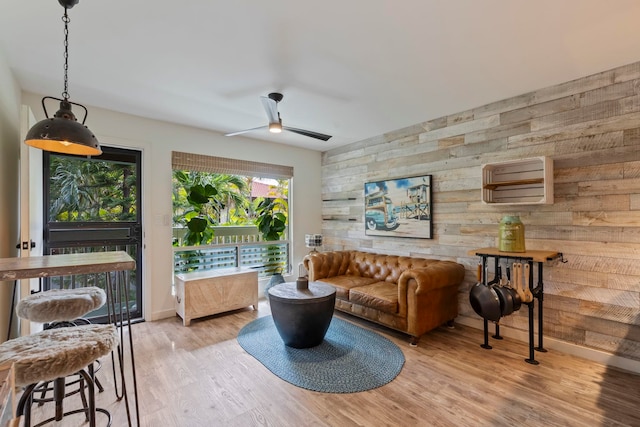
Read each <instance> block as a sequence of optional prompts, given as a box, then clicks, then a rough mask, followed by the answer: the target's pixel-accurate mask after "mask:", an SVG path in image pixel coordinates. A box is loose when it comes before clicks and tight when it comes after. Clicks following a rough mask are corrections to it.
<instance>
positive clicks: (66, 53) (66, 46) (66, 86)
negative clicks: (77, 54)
mask: <svg viewBox="0 0 640 427" xmlns="http://www.w3.org/2000/svg"><path fill="white" fill-rule="evenodd" d="M70 21H71V19H69V15H67V8H66V7H65V8H64V15H63V16H62V22H64V91H63V92H62V98H63V99H64V100H65V101H68V100H69V76H68V73H69V22H70Z"/></svg>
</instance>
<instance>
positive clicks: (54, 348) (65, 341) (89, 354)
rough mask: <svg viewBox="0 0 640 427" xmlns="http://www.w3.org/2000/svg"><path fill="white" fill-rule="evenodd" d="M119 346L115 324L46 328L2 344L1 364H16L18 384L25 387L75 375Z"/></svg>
mask: <svg viewBox="0 0 640 427" xmlns="http://www.w3.org/2000/svg"><path fill="white" fill-rule="evenodd" d="M118 343H119V338H118V334H117V331H116V327H115V326H114V325H82V326H77V327H75V328H60V329H47V330H45V331H42V332H38V333H35V334H31V335H26V336H23V337H20V338H16V339H12V340H9V341H6V342H4V343H2V344H0V365H2V364H4V363H9V364H10V363H12V362H13V363H15V376H16V378H15V381H16V385H17V386H26V385H29V384H33V383H36V382H40V381H51V380H54V379H56V378H60V377H66V376H67V375H72V374H74V373H76V372H78V371H79V370H80V369H83V368H86V367H87V366H88V365H89V364H90V363H92V362H94V361H95V360H97V359H99V358H100V357H102V356H105V355H107V354H109V353H110V352H111V350H113V349H114V348H116V346H117V345H118Z"/></svg>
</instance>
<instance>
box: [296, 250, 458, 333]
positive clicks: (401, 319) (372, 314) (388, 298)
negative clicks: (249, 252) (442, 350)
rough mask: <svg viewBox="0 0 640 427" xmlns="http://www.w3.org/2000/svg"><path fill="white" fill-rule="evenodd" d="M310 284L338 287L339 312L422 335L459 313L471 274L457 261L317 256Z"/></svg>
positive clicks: (309, 265)
mask: <svg viewBox="0 0 640 427" xmlns="http://www.w3.org/2000/svg"><path fill="white" fill-rule="evenodd" d="M304 266H305V267H306V269H307V271H308V272H309V281H320V282H323V283H328V284H330V285H333V286H334V287H335V288H336V305H335V307H336V309H338V310H341V311H344V312H347V313H351V314H354V315H356V316H359V317H362V318H365V319H368V320H371V321H373V322H376V323H379V324H381V325H384V326H387V327H389V328H392V329H396V330H398V331H401V332H404V333H407V334H409V335H411V343H412V344H414V345H415V344H417V343H418V340H419V339H420V336H422V335H423V334H424V333H426V332H428V331H430V330H432V329H434V328H437V327H438V326H440V325H442V324H444V323H447V322H450V321H453V319H454V318H455V317H456V316H457V315H458V286H459V285H460V283H461V282H462V280H463V279H464V275H465V270H464V267H463V266H462V265H461V264H458V263H455V262H453V261H441V260H436V259H424V258H413V257H404V256H394V255H382V254H374V253H368V252H361V251H334V252H312V253H310V254H309V255H307V256H306V257H305V258H304Z"/></svg>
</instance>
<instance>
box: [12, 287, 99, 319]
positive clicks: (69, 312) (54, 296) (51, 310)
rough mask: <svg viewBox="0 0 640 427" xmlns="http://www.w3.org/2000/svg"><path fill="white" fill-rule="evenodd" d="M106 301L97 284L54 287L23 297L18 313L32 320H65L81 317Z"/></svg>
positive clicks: (19, 303)
mask: <svg viewBox="0 0 640 427" xmlns="http://www.w3.org/2000/svg"><path fill="white" fill-rule="evenodd" d="M106 301H107V295H106V294H105V292H104V291H103V290H102V289H100V288H98V287H95V286H90V287H86V288H75V289H52V290H50V291H44V292H39V293H36V294H33V295H29V296H27V297H26V298H23V299H21V300H20V301H19V302H18V306H17V307H16V313H17V314H18V316H20V317H21V318H23V319H28V320H31V321H32V322H39V323H52V322H64V321H71V320H75V319H78V318H81V317H83V316H85V315H86V314H87V313H91V312H92V311H94V310H97V309H98V308H100V307H102V306H103V305H104V304H105V302H106Z"/></svg>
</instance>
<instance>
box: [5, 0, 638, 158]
mask: <svg viewBox="0 0 640 427" xmlns="http://www.w3.org/2000/svg"><path fill="white" fill-rule="evenodd" d="M63 12H64V10H63V8H62V7H61V6H60V5H59V4H58V2H57V1H56V0H20V1H18V0H12V1H8V0H0V51H3V52H4V55H5V56H6V58H7V61H8V62H9V65H10V66H11V68H12V69H13V72H14V73H15V76H16V78H17V80H18V82H19V84H20V86H21V87H22V88H23V89H24V90H26V91H29V92H34V93H38V94H42V95H51V96H57V97H59V96H60V94H61V92H62V75H63V71H62V61H63V60H62V52H63V33H62V31H63V23H62V22H61V16H62V14H63ZM69 15H70V18H71V23H70V43H69V45H70V55H69V93H70V95H71V101H74V102H79V103H82V104H86V105H89V106H98V107H103V108H107V109H112V110H116V111H120V112H124V113H129V114H136V115H140V116H144V117H150V118H155V119H160V120H165V121H170V122H176V123H181V124H185V125H189V126H196V127H200V128H205V129H211V130H215V131H220V132H222V133H226V132H231V131H237V130H242V129H246V128H253V127H257V126H261V125H266V124H267V119H266V115H265V112H264V110H263V108H262V105H261V103H260V101H259V97H260V96H266V95H267V94H268V93H269V92H273V91H279V92H282V93H283V94H284V96H285V97H284V100H283V101H282V102H281V103H280V105H279V110H280V113H281V116H282V119H283V124H285V125H289V126H292V127H298V128H305V129H310V130H315V131H319V132H323V133H327V134H330V135H334V137H333V138H332V139H330V140H329V141H328V142H322V141H318V140H314V139H311V138H307V137H304V136H300V135H296V134H291V133H283V134H280V135H272V134H269V133H268V132H267V131H266V130H262V131H256V132H253V133H251V134H247V136H250V137H253V138H258V139H265V140H271V141H276V142H282V143H284V144H290V145H295V146H301V147H306V148H312V149H317V150H320V151H324V150H327V149H331V148H334V147H338V146H341V145H344V144H347V143H351V142H355V141H359V140H362V139H365V138H368V137H371V136H375V135H380V134H382V133H385V132H389V131H393V130H396V129H399V128H402V127H405V126H409V125H413V124H416V123H419V122H423V121H426V120H430V119H434V118H438V117H441V116H444V115H447V114H452V113H457V112H460V111H464V110H466V109H469V108H473V107H477V106H481V105H484V104H487V103H490V102H493V101H497V100H500V99H504V98H508V97H511V96H515V95H518V94H522V93H525V92H528V91H531V90H536V89H540V88H543V87H546V86H550V85H554V84H557V83H561V82H565V81H568V80H572V79H575V78H579V77H582V76H586V75H589V74H593V73H597V72H600V71H605V70H608V69H611V68H614V67H617V66H620V65H625V64H629V63H632V62H635V61H638V60H640V25H639V24H638V22H640V1H637V0H616V1H605V0H535V1H533V0H323V1H320V2H309V1H300V0H270V1H260V0H233V1H228V0H227V1H221V0H185V1H175V0H172V1H168V0H155V1H151V0H148V1H142V0H138V1H131V0H109V1H106V0H102V1H99V0H82V1H81V2H80V3H79V4H78V5H76V6H75V7H73V8H72V9H71V10H70V11H69ZM90 122H91V111H89V119H88V121H87V124H88V125H89V127H90V126H91V123H90ZM229 138H230V140H231V139H232V137H229ZM236 138H237V137H236Z"/></svg>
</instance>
